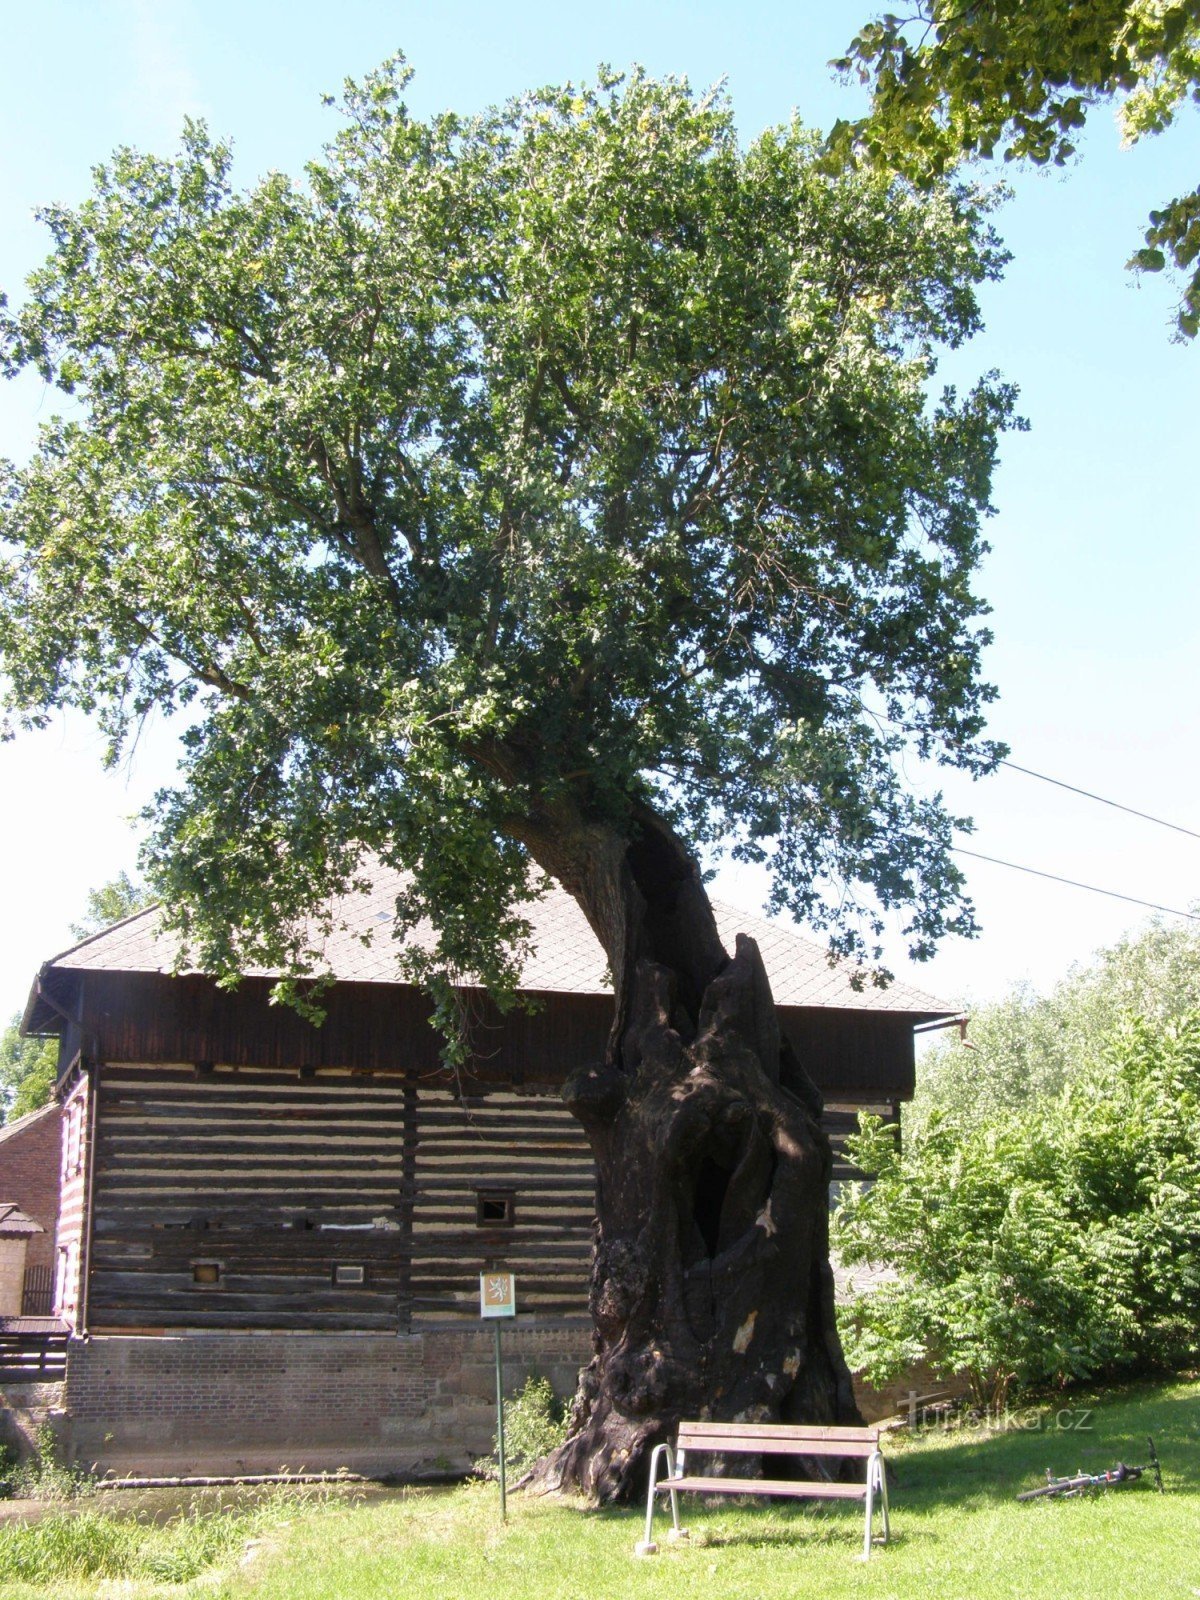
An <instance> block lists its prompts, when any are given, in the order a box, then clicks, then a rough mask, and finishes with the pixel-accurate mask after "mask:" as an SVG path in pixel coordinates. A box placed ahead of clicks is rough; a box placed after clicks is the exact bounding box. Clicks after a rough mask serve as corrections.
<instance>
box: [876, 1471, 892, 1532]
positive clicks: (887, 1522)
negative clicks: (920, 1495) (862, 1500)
mask: <svg viewBox="0 0 1200 1600" xmlns="http://www.w3.org/2000/svg"><path fill="white" fill-rule="evenodd" d="M879 1498H880V1500H881V1501H882V1503H883V1542H884V1544H886V1543H887V1542H888V1540H889V1539H890V1538H891V1536H892V1522H891V1518H890V1517H889V1516H888V1492H887V1466H886V1464H885V1463H884V1459H883V1457H882V1456H880V1458H879Z"/></svg>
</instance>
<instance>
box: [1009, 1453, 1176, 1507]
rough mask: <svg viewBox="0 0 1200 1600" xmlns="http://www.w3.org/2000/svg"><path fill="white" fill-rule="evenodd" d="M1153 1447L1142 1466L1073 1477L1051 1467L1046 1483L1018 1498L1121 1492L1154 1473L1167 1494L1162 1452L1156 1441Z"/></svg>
mask: <svg viewBox="0 0 1200 1600" xmlns="http://www.w3.org/2000/svg"><path fill="white" fill-rule="evenodd" d="M1147 1443H1148V1444H1149V1446H1150V1460H1149V1461H1148V1462H1147V1463H1146V1464H1145V1465H1144V1466H1140V1467H1130V1466H1126V1464H1125V1462H1123V1461H1118V1462H1117V1464H1116V1466H1115V1467H1110V1468H1109V1470H1108V1471H1107V1472H1084V1471H1082V1470H1080V1471H1079V1472H1077V1473H1076V1474H1075V1475H1074V1477H1071V1478H1056V1477H1055V1476H1054V1474H1053V1473H1052V1472H1051V1470H1050V1468H1049V1467H1047V1468H1046V1482H1045V1483H1043V1484H1042V1485H1041V1486H1040V1487H1039V1488H1037V1489H1025V1490H1024V1491H1023V1492H1022V1493H1021V1494H1019V1495H1018V1496H1017V1499H1018V1500H1069V1499H1072V1498H1074V1497H1075V1496H1077V1495H1082V1494H1086V1493H1088V1491H1089V1490H1092V1489H1117V1488H1119V1487H1120V1486H1121V1484H1123V1483H1133V1482H1135V1481H1136V1480H1137V1479H1138V1478H1140V1477H1142V1476H1143V1475H1144V1474H1145V1473H1147V1472H1152V1473H1153V1474H1154V1481H1155V1483H1156V1484H1157V1486H1158V1492H1159V1494H1162V1493H1163V1481H1162V1467H1161V1466H1160V1465H1159V1460H1158V1451H1157V1450H1156V1449H1155V1448H1154V1440H1153V1439H1148V1440H1147Z"/></svg>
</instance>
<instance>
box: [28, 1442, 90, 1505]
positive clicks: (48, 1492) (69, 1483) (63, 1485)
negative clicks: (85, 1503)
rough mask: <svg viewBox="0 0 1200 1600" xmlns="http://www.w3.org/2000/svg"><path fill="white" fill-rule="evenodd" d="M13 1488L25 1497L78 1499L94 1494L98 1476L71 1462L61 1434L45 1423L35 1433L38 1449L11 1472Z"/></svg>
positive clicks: (36, 1498)
mask: <svg viewBox="0 0 1200 1600" xmlns="http://www.w3.org/2000/svg"><path fill="white" fill-rule="evenodd" d="M6 1476H7V1477H8V1480H9V1482H10V1483H11V1484H12V1492H13V1494H14V1495H16V1496H18V1498H20V1499H23V1500H77V1499H79V1498H80V1496H81V1495H87V1494H91V1493H92V1492H93V1491H94V1489H95V1479H94V1478H93V1477H92V1475H91V1474H90V1473H89V1472H87V1471H86V1470H85V1469H84V1468H83V1467H75V1466H67V1465H66V1463H65V1462H64V1461H63V1460H62V1458H61V1453H60V1449H59V1442H58V1435H57V1434H56V1433H55V1432H54V1429H53V1428H52V1427H50V1425H49V1424H48V1423H43V1424H42V1426H41V1427H40V1428H39V1429H38V1430H37V1433H36V1434H35V1436H34V1453H33V1455H32V1456H30V1457H29V1458H28V1459H27V1460H25V1461H22V1462H20V1463H19V1465H16V1466H14V1467H13V1468H12V1469H11V1470H10V1471H9V1472H8V1473H7V1474H6Z"/></svg>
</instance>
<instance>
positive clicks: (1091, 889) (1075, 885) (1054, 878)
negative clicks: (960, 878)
mask: <svg viewBox="0 0 1200 1600" xmlns="http://www.w3.org/2000/svg"><path fill="white" fill-rule="evenodd" d="M1035 776H1036V774H1035ZM1064 787H1067V786H1064ZM1122 809H1124V808H1122ZM1168 826H1169V824H1168ZM1185 831H1186V830H1185ZM951 848H952V849H953V851H954V853H955V855H960V856H973V857H974V858H975V860H976V861H990V862H991V864H992V866H994V867H1009V868H1010V869H1011V870H1012V871H1013V872H1028V873H1029V874H1030V876H1031V877H1034V878H1049V880H1050V882H1051V883H1065V884H1068V885H1069V886H1070V887H1071V888H1072V889H1086V890H1087V891H1088V893H1089V894H1104V895H1107V896H1108V898H1109V899H1110V900H1126V901H1128V903H1129V904H1130V905H1131V906H1145V907H1146V908H1147V910H1150V911H1165V912H1166V914H1167V915H1168V916H1169V917H1187V918H1188V920H1189V921H1191V922H1200V913H1197V912H1195V911H1176V910H1175V909H1174V907H1172V906H1160V905H1156V904H1155V902H1154V901H1153V900H1138V899H1137V898H1136V897H1135V896H1134V895H1131V894H1118V893H1117V891H1116V890H1115V889H1100V888H1097V886H1096V885H1095V884H1094V883H1080V882H1079V880H1078V879H1077V878H1060V877H1059V875H1058V873H1057V872H1042V871H1040V870H1039V869H1038V868H1037V867H1023V866H1021V865H1020V863H1019V862H1016V861H1001V860H1000V858H999V857H998V856H985V855H981V854H980V852H979V851H978V850H967V849H965V848H964V847H963V846H962V845H961V844H956V845H953V846H951Z"/></svg>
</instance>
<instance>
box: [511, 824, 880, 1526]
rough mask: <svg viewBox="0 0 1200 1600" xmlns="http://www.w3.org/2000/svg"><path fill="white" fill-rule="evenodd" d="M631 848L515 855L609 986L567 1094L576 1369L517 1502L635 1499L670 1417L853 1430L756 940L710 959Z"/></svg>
mask: <svg viewBox="0 0 1200 1600" xmlns="http://www.w3.org/2000/svg"><path fill="white" fill-rule="evenodd" d="M639 821H640V833H639V836H638V839H637V842H636V844H634V845H632V846H629V845H627V844H626V843H625V842H624V841H623V840H620V839H618V838H616V837H614V836H613V835H612V834H610V833H607V832H605V831H604V830H601V829H599V828H584V827H582V826H581V827H580V828H579V829H578V831H577V833H576V835H575V841H574V842H575V848H574V849H571V850H566V851H564V850H563V849H562V839H563V837H564V833H565V831H566V830H564V829H563V828H562V827H561V822H560V826H559V829H558V831H557V836H556V838H555V839H554V841H553V847H551V843H550V841H548V840H547V839H546V837H544V836H542V835H540V834H539V833H538V832H537V831H536V830H535V829H533V828H531V830H530V833H529V835H528V842H529V844H530V847H531V848H532V849H533V850H534V854H535V855H536V856H537V857H538V859H539V860H540V861H541V863H542V865H543V866H545V867H546V868H547V869H548V870H549V871H551V872H553V873H554V874H555V875H556V876H557V877H559V878H560V880H561V881H563V883H564V884H565V885H566V887H567V888H569V889H570V890H571V891H572V892H573V893H574V894H575V895H576V897H577V898H578V899H579V901H580V904H581V905H582V906H583V907H584V909H585V912H586V913H587V915H588V918H589V920H590V921H591V923H592V926H593V928H595V930H596V932H597V934H598V936H599V937H600V938H601V940H602V941H603V943H604V946H605V949H606V950H607V952H608V956H609V961H610V964H611V966H612V970H613V973H614V975H615V977H616V1015H615V1020H614V1024H613V1030H612V1034H611V1035H610V1039H609V1045H608V1051H607V1054H606V1057H605V1060H604V1061H602V1062H599V1063H595V1064H593V1065H591V1066H588V1067H585V1068H583V1069H582V1070H580V1071H578V1072H576V1073H575V1075H574V1076H573V1077H572V1078H571V1079H570V1081H569V1082H568V1084H567V1085H566V1088H565V1090H564V1095H565V1098H566V1102H567V1104H568V1105H569V1106H570V1108H571V1110H572V1111H573V1112H574V1113H575V1115H576V1116H577V1117H578V1118H579V1120H580V1122H581V1123H582V1124H583V1126H584V1128H585V1129H586V1130H587V1133H588V1137H589V1139H590V1142H591V1146H592V1150H593V1152H594V1154H595V1159H596V1216H597V1223H596V1239H595V1248H594V1252H593V1259H592V1273H591V1289H590V1304H591V1310H592V1316H593V1320H594V1327H595V1331H594V1335H593V1356H592V1360H591V1362H590V1363H589V1364H588V1366H587V1367H586V1368H585V1369H584V1371H583V1372H582V1373H581V1374H580V1384H579V1389H578V1392H577V1394H576V1397H575V1403H574V1408H573V1411H572V1415H571V1426H570V1434H569V1437H568V1439H567V1441H566V1443H565V1444H564V1445H563V1446H562V1447H561V1448H560V1449H559V1450H557V1451H556V1452H555V1453H554V1454H553V1455H551V1456H549V1457H547V1458H546V1459H545V1460H544V1461H543V1462H541V1463H540V1464H539V1466H538V1467H537V1469H535V1472H534V1473H533V1474H532V1475H531V1479H530V1482H531V1484H533V1485H534V1486H539V1487H545V1488H557V1487H571V1488H578V1489H581V1490H583V1491H584V1493H586V1494H588V1495H589V1496H591V1497H593V1498H594V1499H597V1500H612V1499H617V1498H621V1497H624V1496H627V1495H629V1494H631V1493H634V1492H637V1491H638V1490H639V1489H640V1487H641V1483H642V1477H641V1464H642V1462H643V1460H644V1458H645V1456H646V1453H647V1451H648V1450H649V1448H650V1447H651V1446H652V1445H653V1444H654V1443H656V1442H657V1441H658V1440H660V1439H662V1438H663V1437H665V1436H666V1435H667V1434H668V1433H669V1432H670V1430H671V1428H672V1427H673V1425H674V1423H675V1422H676V1421H677V1420H678V1419H679V1418H680V1417H682V1416H698V1417H713V1418H718V1419H743V1420H771V1419H776V1418H785V1419H788V1420H794V1421H805V1422H836V1423H844V1422H849V1421H853V1420H854V1419H855V1418H856V1417H857V1411H856V1408H855V1405H854V1397H853V1391H852V1387H851V1383H850V1376H849V1373H848V1371H847V1369H846V1365H845V1362H844V1360H843V1357H842V1353H841V1347H840V1345H839V1342H838V1337H837V1330H836V1325H835V1322H834V1308H833V1276H832V1273H831V1271H830V1267H829V1259H828V1256H829V1252H828V1214H827V1192H828V1185H829V1177H830V1170H831V1158H830V1150H829V1143H828V1140H827V1139H826V1137H825V1135H824V1133H823V1132H822V1130H821V1126H820V1113H821V1101H820V1096H819V1094H818V1092H817V1090H816V1089H815V1087H814V1086H813V1084H812V1082H811V1080H810V1079H809V1078H808V1075H807V1073H806V1072H805V1071H804V1069H803V1066H802V1065H801V1063H799V1062H798V1061H797V1060H796V1059H795V1058H794V1056H793V1054H792V1051H791V1049H790V1047H789V1046H788V1045H787V1043H786V1041H783V1040H781V1038H780V1034H779V1028H778V1022H777V1019H776V1014H775V1007H774V1003H773V1001H772V998H771V992H770V985H769V984H768V981H767V976H766V972H765V970H764V968H763V964H762V959H761V957H760V955H759V952H758V948H757V946H756V945H755V944H754V942H753V940H751V939H748V938H745V937H744V936H741V935H739V937H738V940H737V948H736V950H735V951H734V952H733V953H732V954H730V953H729V952H727V951H726V950H725V949H724V948H723V947H722V946H721V943H720V940H719V938H718V936H717V932H716V925H715V922H714V920H713V916H712V911H711V907H710V906H709V903H708V898H707V895H706V894H705V892H704V887H703V884H702V882H701V879H700V875H699V872H698V870H697V868H696V866H695V863H694V862H693V861H692V860H691V859H690V858H689V856H688V855H687V853H686V851H685V850H684V848H683V846H682V845H681V844H680V842H679V841H678V839H677V838H676V837H675V835H674V834H673V833H671V832H670V830H669V829H668V828H666V826H665V825H664V824H663V823H662V822H661V821H660V820H659V819H658V818H657V817H655V816H654V815H653V814H652V813H649V812H643V813H642V814H641V816H640V818H639Z"/></svg>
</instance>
